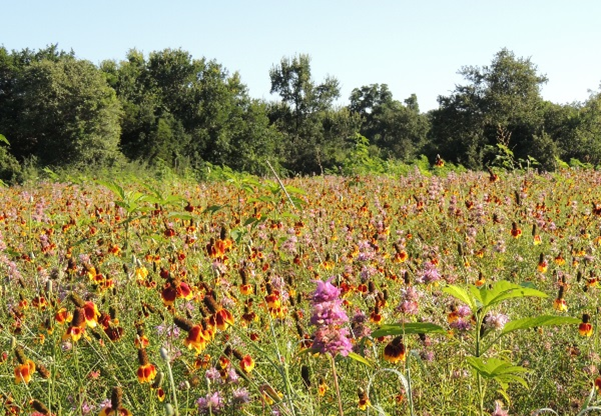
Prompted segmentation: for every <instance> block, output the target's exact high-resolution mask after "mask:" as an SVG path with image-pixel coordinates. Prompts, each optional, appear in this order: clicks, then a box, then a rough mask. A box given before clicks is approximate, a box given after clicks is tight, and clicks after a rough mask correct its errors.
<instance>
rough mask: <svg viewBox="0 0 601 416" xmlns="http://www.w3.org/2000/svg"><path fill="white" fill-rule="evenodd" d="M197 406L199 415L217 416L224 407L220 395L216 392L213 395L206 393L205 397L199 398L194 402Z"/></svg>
mask: <svg viewBox="0 0 601 416" xmlns="http://www.w3.org/2000/svg"><path fill="white" fill-rule="evenodd" d="M196 404H197V405H198V412H199V413H200V414H201V415H206V414H209V413H212V414H219V413H220V412H221V411H222V410H223V409H224V407H225V405H224V403H223V397H222V396H221V393H220V392H218V391H216V392H215V393H213V394H211V393H207V395H206V396H205V397H201V398H200V399H198V400H197V401H196Z"/></svg>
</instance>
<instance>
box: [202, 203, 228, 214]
mask: <svg viewBox="0 0 601 416" xmlns="http://www.w3.org/2000/svg"><path fill="white" fill-rule="evenodd" d="M223 207H224V206H223V205H211V206H208V207H206V208H205V211H204V212H210V213H211V214H214V213H215V212H217V211H219V210H220V209H222V208H223Z"/></svg>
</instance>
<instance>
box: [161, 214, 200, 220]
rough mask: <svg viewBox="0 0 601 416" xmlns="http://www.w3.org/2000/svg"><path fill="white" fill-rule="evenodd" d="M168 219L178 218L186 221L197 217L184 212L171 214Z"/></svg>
mask: <svg viewBox="0 0 601 416" xmlns="http://www.w3.org/2000/svg"><path fill="white" fill-rule="evenodd" d="M167 218H177V219H180V220H184V221H189V220H193V219H194V218H195V217H194V215H192V214H188V213H184V212H171V213H169V215H167Z"/></svg>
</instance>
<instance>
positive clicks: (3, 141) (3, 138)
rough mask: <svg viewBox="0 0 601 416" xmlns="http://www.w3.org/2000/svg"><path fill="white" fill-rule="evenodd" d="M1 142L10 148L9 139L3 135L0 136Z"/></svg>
mask: <svg viewBox="0 0 601 416" xmlns="http://www.w3.org/2000/svg"><path fill="white" fill-rule="evenodd" d="M0 142H2V143H6V144H7V145H9V146H10V143H9V142H8V139H7V138H6V137H5V136H4V135H3V134H0Z"/></svg>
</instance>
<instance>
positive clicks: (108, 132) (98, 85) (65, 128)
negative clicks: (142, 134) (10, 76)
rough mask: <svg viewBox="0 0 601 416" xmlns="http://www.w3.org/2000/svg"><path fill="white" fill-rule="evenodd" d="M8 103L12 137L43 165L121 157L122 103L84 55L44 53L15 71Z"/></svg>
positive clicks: (23, 153) (27, 153) (91, 161)
mask: <svg viewBox="0 0 601 416" xmlns="http://www.w3.org/2000/svg"><path fill="white" fill-rule="evenodd" d="M15 76H16V81H15V83H14V85H13V86H12V88H11V93H10V95H11V100H10V103H9V107H10V108H12V109H16V110H18V112H19V114H18V115H15V117H13V118H12V119H10V120H8V121H9V129H10V131H11V132H12V133H11V137H12V138H13V140H12V142H13V143H14V144H15V147H18V149H19V150H20V152H21V154H22V155H24V156H27V155H34V156H36V157H37V158H38V160H39V161H40V162H41V163H42V164H44V165H56V166H60V165H62V166H64V165H68V164H90V163H105V162H110V161H114V160H115V159H116V158H118V157H119V154H120V153H119V151H118V145H119V135H120V125H119V119H120V115H121V106H120V104H119V101H118V100H117V97H116V95H115V91H114V90H113V89H112V88H110V87H109V86H108V85H107V83H106V80H105V78H104V76H103V75H102V73H101V72H100V71H98V69H97V68H96V67H95V66H94V65H93V64H92V63H90V62H88V61H82V60H76V59H74V58H73V57H69V58H64V59H42V60H39V61H34V62H31V63H30V64H29V65H27V66H26V67H24V68H23V69H22V70H21V71H15Z"/></svg>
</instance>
